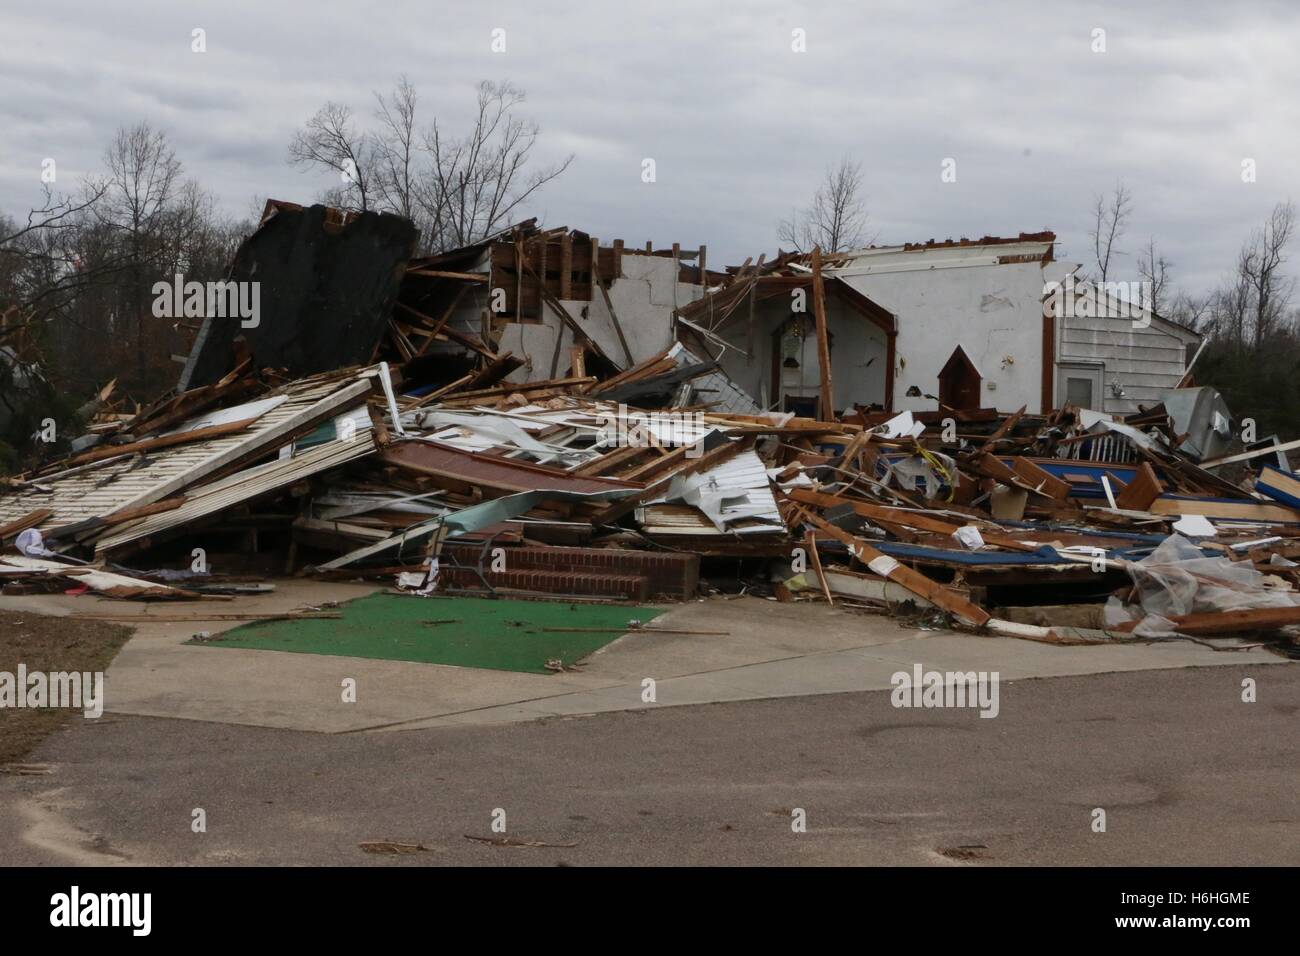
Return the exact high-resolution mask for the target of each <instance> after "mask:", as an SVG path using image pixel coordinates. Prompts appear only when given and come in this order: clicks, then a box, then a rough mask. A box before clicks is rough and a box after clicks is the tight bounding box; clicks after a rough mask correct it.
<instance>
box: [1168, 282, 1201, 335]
mask: <svg viewBox="0 0 1300 956" xmlns="http://www.w3.org/2000/svg"><path fill="white" fill-rule="evenodd" d="M1165 308H1166V311H1167V312H1168V313H1169V314H1168V315H1162V316H1161V317H1162V318H1166V319H1169V320H1170V321H1171V322H1177V323H1178V324H1179V325H1181V326H1184V327H1185V328H1189V329H1191V330H1192V331H1193V332H1199V333H1201V334H1203V335H1205V334H1209V333H1210V332H1211V331H1212V327H1213V324H1214V322H1213V319H1214V308H1215V300H1214V296H1213V295H1200V296H1196V295H1189V294H1188V293H1186V292H1180V293H1178V294H1177V295H1175V296H1173V297H1172V298H1171V299H1170V300H1169V304H1168V305H1167V306H1166V307H1165ZM1158 314H1159V313H1158Z"/></svg>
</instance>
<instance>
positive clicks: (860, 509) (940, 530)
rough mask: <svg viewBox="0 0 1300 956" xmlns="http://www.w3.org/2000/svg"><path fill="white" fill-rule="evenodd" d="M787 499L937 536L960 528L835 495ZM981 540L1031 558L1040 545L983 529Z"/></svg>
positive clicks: (800, 491)
mask: <svg viewBox="0 0 1300 956" xmlns="http://www.w3.org/2000/svg"><path fill="white" fill-rule="evenodd" d="M785 494H786V497H787V498H791V499H793V500H795V501H800V502H803V503H804V504H808V505H816V506H817V507H819V508H833V507H836V506H838V505H849V506H850V507H851V508H852V509H853V513H854V514H858V515H861V516H862V517H864V518H869V519H871V520H873V521H886V522H890V523H893V524H901V525H905V526H906V527H909V528H916V529H917V530H918V531H933V532H935V533H936V534H944V535H951V534H952V533H953V532H954V531H956V530H957V529H958V528H959V527H961V526H960V525H957V524H953V523H952V522H949V521H942V520H940V519H938V518H933V517H931V516H930V515H925V514H918V513H917V512H914V511H906V510H903V509H901V508H888V507H885V506H884V505H873V504H870V503H869V502H866V501H854V500H853V499H852V498H838V497H836V496H835V495H827V494H822V493H820V492H816V491H809V490H808V489H807V488H791V489H790V490H789V491H787V492H786V493H785ZM980 536H981V537H982V538H983V539H984V541H985V542H986V543H988V544H992V545H996V546H997V547H999V548H1006V549H1007V550H1009V551H1024V552H1027V553H1029V554H1036V553H1037V552H1038V549H1039V548H1040V547H1042V546H1041V545H1035V544H1026V543H1025V542H1023V541H1017V540H1016V539H1015V538H1011V537H1007V536H1006V535H1002V534H997V533H994V532H988V531H985V530H983V529H982V528H981V529H980Z"/></svg>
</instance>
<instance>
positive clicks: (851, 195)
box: [777, 156, 867, 252]
mask: <svg viewBox="0 0 1300 956" xmlns="http://www.w3.org/2000/svg"><path fill="white" fill-rule="evenodd" d="M866 226H867V210H866V197H865V196H864V195H863V185H862V164H861V163H855V162H853V161H852V160H850V159H849V158H848V157H847V156H845V157H844V158H843V159H841V160H840V162H839V165H838V166H832V167H829V168H828V169H827V170H826V176H825V178H823V180H822V182H821V185H820V186H818V187H817V192H816V193H815V194H814V195H813V200H812V204H811V205H810V206H808V207H807V208H806V209H803V210H800V211H796V212H794V213H792V214H791V216H790V218H789V219H783V220H782V221H781V222H780V223H778V224H777V236H778V238H779V239H780V240H781V241H782V242H788V243H790V244H791V245H792V246H794V247H795V249H797V250H799V251H801V252H806V251H808V250H810V249H812V248H813V247H814V246H821V248H822V251H823V252H842V251H844V250H846V249H855V248H858V247H860V246H862V245H864V244H865V243H866V242H867V240H866V238H865V230H866Z"/></svg>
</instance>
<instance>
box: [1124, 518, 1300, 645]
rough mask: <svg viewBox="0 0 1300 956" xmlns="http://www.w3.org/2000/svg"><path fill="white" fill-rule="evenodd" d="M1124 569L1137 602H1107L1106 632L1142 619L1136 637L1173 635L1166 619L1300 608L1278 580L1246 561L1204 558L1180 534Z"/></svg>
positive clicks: (1299, 598)
mask: <svg viewBox="0 0 1300 956" xmlns="http://www.w3.org/2000/svg"><path fill="white" fill-rule="evenodd" d="M1127 567H1128V573H1129V577H1131V578H1132V579H1133V583H1134V584H1135V585H1136V586H1137V601H1136V603H1135V604H1130V605H1127V606H1126V605H1122V604H1120V602H1119V601H1117V600H1116V599H1115V598H1111V599H1110V601H1109V602H1107V604H1106V611H1105V620H1106V625H1107V627H1113V626H1115V625H1116V624H1120V623H1122V622H1124V621H1129V620H1137V619H1140V623H1139V624H1138V625H1137V627H1135V628H1134V629H1133V634H1134V635H1136V636H1139V637H1171V636H1173V635H1175V634H1177V633H1178V630H1177V628H1176V626H1175V625H1174V622H1173V621H1171V620H1170V618H1172V617H1177V616H1179V615H1183V614H1205V613H1211V612H1214V611H1241V610H1250V609H1254V608H1265V607H1289V606H1292V605H1298V604H1300V594H1297V593H1296V592H1295V591H1290V590H1286V588H1285V585H1280V584H1279V580H1278V579H1277V578H1270V577H1268V576H1267V575H1264V574H1261V573H1260V572H1259V571H1256V570H1255V568H1254V567H1252V566H1251V564H1250V563H1249V562H1247V561H1231V560H1229V559H1228V558H1225V557H1206V556H1205V554H1204V553H1203V552H1202V551H1201V549H1200V548H1198V547H1197V546H1196V545H1194V544H1192V542H1190V541H1188V540H1187V539H1186V538H1184V537H1183V536H1182V535H1178V534H1173V535H1170V536H1169V537H1168V538H1166V539H1165V540H1164V541H1162V542H1161V543H1160V545H1159V546H1158V547H1157V548H1156V549H1155V550H1154V551H1152V552H1151V554H1149V555H1148V556H1147V557H1145V558H1143V559H1142V560H1141V561H1135V562H1131V563H1130V564H1129V565H1128V566H1127Z"/></svg>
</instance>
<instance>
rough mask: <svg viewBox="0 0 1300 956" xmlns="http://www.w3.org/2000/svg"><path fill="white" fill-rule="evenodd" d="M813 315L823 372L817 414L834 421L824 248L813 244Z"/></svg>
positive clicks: (818, 353)
mask: <svg viewBox="0 0 1300 956" xmlns="http://www.w3.org/2000/svg"><path fill="white" fill-rule="evenodd" d="M812 270H813V272H812V281H813V317H814V318H815V319H816V320H817V369H818V371H819V372H820V373H821V402H820V404H821V407H820V408H819V409H818V411H817V415H818V417H819V418H821V420H822V421H826V422H829V421H833V420H834V418H835V404H834V399H833V398H832V395H833V394H834V392H833V391H832V389H831V344H830V335H829V333H828V330H827V327H826V288H825V285H824V283H823V282H822V250H821V247H820V246H813V251H812Z"/></svg>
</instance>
